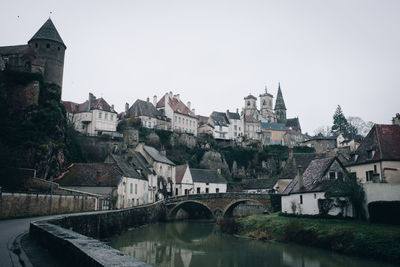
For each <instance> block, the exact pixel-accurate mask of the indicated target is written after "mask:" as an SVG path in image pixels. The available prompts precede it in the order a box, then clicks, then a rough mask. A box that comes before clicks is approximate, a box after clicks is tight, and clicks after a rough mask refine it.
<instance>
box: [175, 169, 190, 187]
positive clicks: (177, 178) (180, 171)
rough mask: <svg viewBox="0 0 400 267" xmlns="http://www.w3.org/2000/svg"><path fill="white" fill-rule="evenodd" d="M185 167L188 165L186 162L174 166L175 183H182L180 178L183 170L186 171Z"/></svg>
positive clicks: (183, 172)
mask: <svg viewBox="0 0 400 267" xmlns="http://www.w3.org/2000/svg"><path fill="white" fill-rule="evenodd" d="M187 167H188V166H187V165H186V164H184V165H178V166H176V167H175V181H176V183H177V184H180V183H182V179H183V176H184V175H185V171H186V168H187Z"/></svg>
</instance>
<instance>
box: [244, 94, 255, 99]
mask: <svg viewBox="0 0 400 267" xmlns="http://www.w3.org/2000/svg"><path fill="white" fill-rule="evenodd" d="M244 99H254V100H257V97H255V96H254V95H252V94H249V95H248V96H246V97H245V98H244Z"/></svg>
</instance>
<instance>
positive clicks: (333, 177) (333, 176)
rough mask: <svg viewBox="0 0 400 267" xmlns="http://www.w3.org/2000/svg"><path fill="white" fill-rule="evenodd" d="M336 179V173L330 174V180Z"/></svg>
mask: <svg viewBox="0 0 400 267" xmlns="http://www.w3.org/2000/svg"><path fill="white" fill-rule="evenodd" d="M335 178H336V174H335V172H329V179H331V180H333V179H335Z"/></svg>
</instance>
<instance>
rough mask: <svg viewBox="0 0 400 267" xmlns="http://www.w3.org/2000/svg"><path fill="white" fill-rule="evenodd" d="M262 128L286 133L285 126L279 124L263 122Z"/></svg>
mask: <svg viewBox="0 0 400 267" xmlns="http://www.w3.org/2000/svg"><path fill="white" fill-rule="evenodd" d="M261 127H262V129H263V130H275V131H286V126H285V124H283V123H277V122H262V123H261Z"/></svg>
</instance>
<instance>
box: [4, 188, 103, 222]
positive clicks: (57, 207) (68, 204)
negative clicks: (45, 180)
mask: <svg viewBox="0 0 400 267" xmlns="http://www.w3.org/2000/svg"><path fill="white" fill-rule="evenodd" d="M99 201H100V200H99ZM51 203H52V204H51ZM50 205H52V213H53V214H55V213H69V212H78V211H79V212H80V211H94V210H95V205H96V197H91V196H74V195H53V197H51V195H50V194H33V193H2V194H1V195H0V218H11V217H21V216H36V215H48V214H50Z"/></svg>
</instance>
